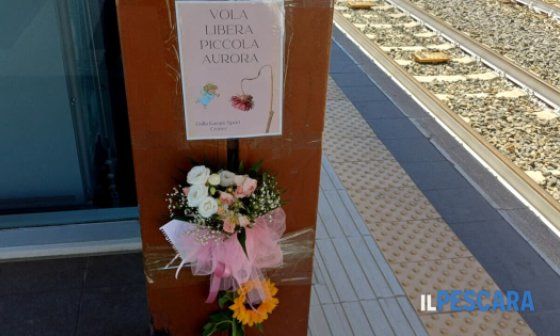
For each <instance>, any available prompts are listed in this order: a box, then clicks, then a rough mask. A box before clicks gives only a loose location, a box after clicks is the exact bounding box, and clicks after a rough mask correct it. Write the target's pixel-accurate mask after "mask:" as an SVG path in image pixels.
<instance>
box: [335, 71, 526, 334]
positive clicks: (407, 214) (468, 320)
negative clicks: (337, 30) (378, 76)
mask: <svg viewBox="0 0 560 336" xmlns="http://www.w3.org/2000/svg"><path fill="white" fill-rule="evenodd" d="M328 92H329V98H328V99H329V100H328V102H327V115H326V121H325V133H324V147H325V152H326V154H327V157H328V159H329V162H331V165H332V166H333V168H334V170H335V172H336V174H337V176H338V177H339V178H340V180H341V183H342V184H343V186H344V187H345V188H346V189H347V190H348V193H349V194H350V197H351V198H352V201H353V202H354V203H355V204H356V207H357V208H358V210H359V212H360V214H361V216H362V217H363V219H364V221H365V223H366V225H367V226H368V228H369V230H370V231H371V233H372V235H373V236H374V237H375V240H376V241H377V243H378V244H379V246H380V248H381V250H382V252H383V254H384V256H385V258H386V259H387V261H388V262H389V264H390V265H391V268H392V269H393V272H394V273H395V275H396V277H397V279H398V280H399V282H400V283H401V285H402V286H403V289H404V292H405V294H406V295H407V297H408V298H409V300H410V301H411V303H412V305H413V307H414V308H415V309H416V310H417V312H418V314H419V316H420V318H421V320H422V322H423V323H424V325H425V327H426V329H427V331H428V333H429V334H430V335H434V336H438V335H446V336H449V335H476V336H483V335H492V336H500V335H534V333H533V331H532V330H531V329H530V328H529V326H527V324H526V323H525V321H524V320H523V318H522V317H521V316H520V315H519V314H517V313H502V312H480V311H474V312H470V313H467V312H461V313H451V312H438V313H425V312H420V294H432V295H435V294H436V292H437V290H441V289H460V290H464V289H473V290H480V289H486V290H489V291H494V290H496V289H498V286H497V285H496V283H495V282H494V281H493V280H492V278H491V277H490V275H489V274H488V273H487V272H486V271H485V270H484V268H483V267H482V266H481V265H480V264H479V263H478V261H477V260H476V259H475V258H474V257H473V256H472V254H471V253H470V252H469V250H468V249H467V248H466V247H465V246H464V244H463V243H462V242H461V241H460V240H459V238H458V237H457V236H456V235H455V234H454V233H453V231H452V230H451V229H450V228H449V226H448V225H447V224H446V223H445V222H444V221H443V220H442V219H441V216H440V215H439V214H438V212H437V211H436V210H435V209H434V208H433V206H432V205H431V204H430V202H429V201H428V200H427V199H426V197H425V196H424V195H423V194H422V192H421V191H420V190H419V189H418V188H417V187H416V185H415V184H414V182H413V181H412V179H411V178H410V177H409V176H408V175H407V174H406V172H405V171H404V170H403V169H402V168H401V167H400V165H399V164H398V163H397V161H396V160H395V159H394V158H393V156H392V155H391V153H390V152H389V151H388V150H387V149H386V148H385V146H384V145H383V143H382V142H381V141H380V140H379V139H378V138H377V137H376V136H375V134H374V132H373V131H372V130H371V128H370V127H369V125H368V124H367V122H366V121H365V120H364V119H363V117H362V116H361V114H360V113H359V112H358V111H357V110H356V109H355V107H354V106H353V105H352V103H351V102H350V101H348V100H347V99H346V98H345V96H344V93H343V92H342V91H341V90H340V88H338V86H337V85H336V83H335V82H334V81H333V80H332V79H329V88H328Z"/></svg>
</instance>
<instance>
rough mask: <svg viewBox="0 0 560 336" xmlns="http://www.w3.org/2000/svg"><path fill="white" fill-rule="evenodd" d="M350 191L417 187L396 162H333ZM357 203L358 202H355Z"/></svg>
mask: <svg viewBox="0 0 560 336" xmlns="http://www.w3.org/2000/svg"><path fill="white" fill-rule="evenodd" d="M331 165H332V166H333V168H334V170H335V172H336V174H337V176H338V178H339V179H340V181H341V183H342V185H343V186H344V187H345V188H346V189H348V190H363V189H367V190H378V191H382V190H389V189H393V188H407V187H408V188H413V187H416V185H415V184H414V182H413V181H412V179H411V178H410V177H409V176H408V175H407V174H406V173H405V171H404V170H403V169H402V168H401V167H400V166H399V164H398V163H397V162H396V161H393V160H385V161H363V162H331ZM354 201H355V202H356V200H354Z"/></svg>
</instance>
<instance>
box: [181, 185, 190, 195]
mask: <svg viewBox="0 0 560 336" xmlns="http://www.w3.org/2000/svg"><path fill="white" fill-rule="evenodd" d="M189 189H190V188H189V187H184V188H183V189H182V190H183V194H185V196H188V195H189Z"/></svg>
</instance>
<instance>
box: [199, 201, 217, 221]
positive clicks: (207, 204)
mask: <svg viewBox="0 0 560 336" xmlns="http://www.w3.org/2000/svg"><path fill="white" fill-rule="evenodd" d="M217 211H218V202H216V199H214V197H206V198H205V199H204V200H202V203H200V205H199V206H198V213H199V214H200V215H201V216H202V217H204V218H208V217H210V216H212V215H213V214H215V213H216V212H217Z"/></svg>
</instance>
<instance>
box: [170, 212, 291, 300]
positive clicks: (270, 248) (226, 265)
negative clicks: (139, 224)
mask: <svg viewBox="0 0 560 336" xmlns="http://www.w3.org/2000/svg"><path fill="white" fill-rule="evenodd" d="M285 229H286V215H285V213H284V210H283V209H282V208H278V209H275V210H273V211H271V212H269V213H267V214H265V215H263V216H260V217H258V218H257V219H256V220H255V223H254V225H253V226H252V227H251V228H246V230H245V232H246V240H245V247H246V251H247V253H245V251H243V248H242V246H241V244H240V243H239V240H238V239H237V236H235V235H234V236H228V235H226V234H224V233H219V232H215V231H211V230H209V229H207V228H204V227H201V226H199V225H196V224H193V223H188V222H184V221H179V220H172V221H170V222H169V223H167V224H165V225H164V226H162V227H161V231H162V232H163V234H164V235H165V237H166V238H167V240H168V241H169V242H170V243H171V245H172V246H173V248H174V249H175V250H176V251H177V254H178V256H179V257H180V258H181V259H182V260H181V264H180V265H179V268H178V269H177V272H176V274H175V276H176V277H178V276H179V272H180V270H181V269H182V267H183V266H184V265H188V266H190V267H191V271H192V273H193V275H210V276H211V280H210V290H209V293H208V298H207V299H206V302H208V303H210V302H214V301H215V300H216V297H217V295H218V292H219V291H220V290H231V289H236V288H237V287H239V286H240V285H242V284H243V283H245V282H247V281H249V280H255V279H260V278H261V277H262V269H265V268H274V267H278V266H280V265H281V264H282V261H283V258H282V250H281V248H280V244H279V240H280V238H281V237H282V235H283V234H284V231H285ZM259 292H260V293H259ZM259 299H263V298H262V292H261V291H260V290H259V289H257V294H256V297H255V298H254V300H255V301H256V300H259Z"/></svg>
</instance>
